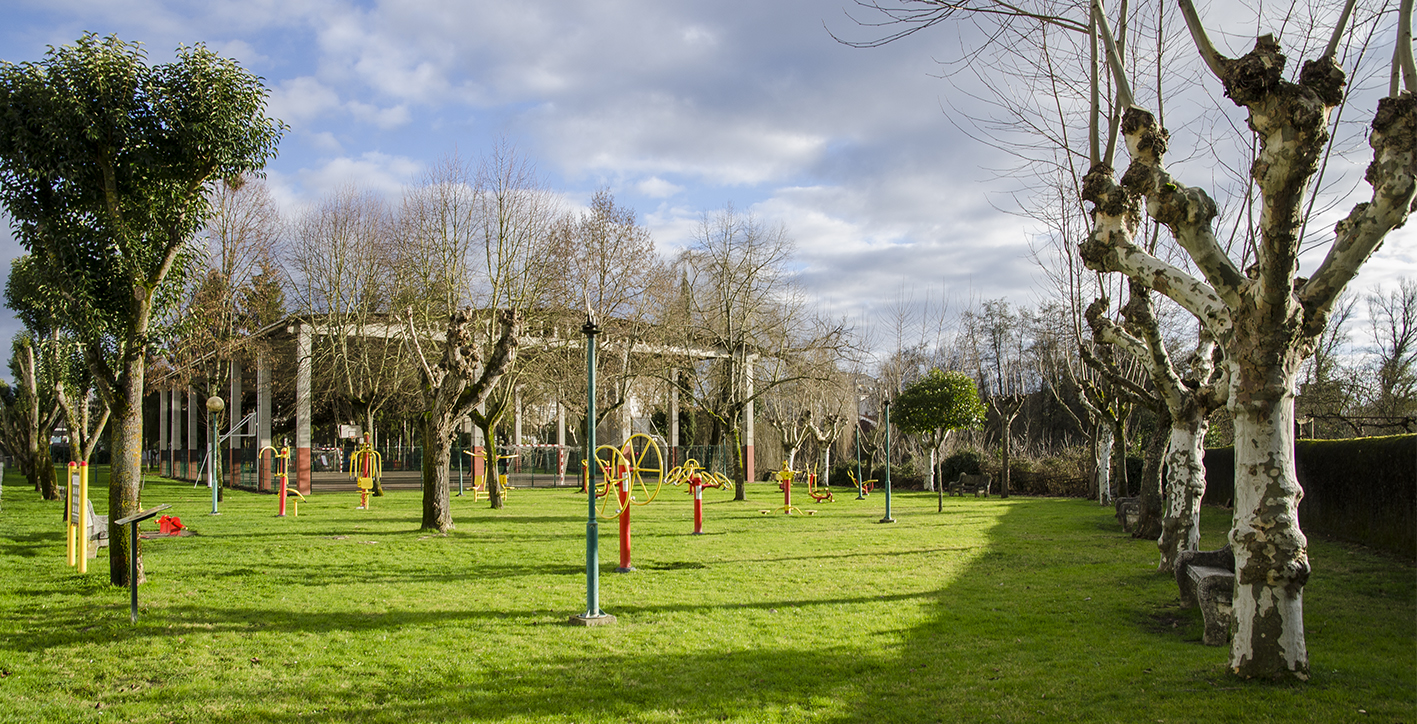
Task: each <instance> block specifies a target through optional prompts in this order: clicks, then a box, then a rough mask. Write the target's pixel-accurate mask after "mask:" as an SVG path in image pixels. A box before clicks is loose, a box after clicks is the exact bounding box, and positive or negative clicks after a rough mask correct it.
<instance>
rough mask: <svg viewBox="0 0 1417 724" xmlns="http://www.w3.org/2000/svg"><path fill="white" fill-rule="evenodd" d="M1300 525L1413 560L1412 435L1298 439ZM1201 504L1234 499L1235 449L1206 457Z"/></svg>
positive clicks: (1415, 488) (1416, 441)
mask: <svg viewBox="0 0 1417 724" xmlns="http://www.w3.org/2000/svg"><path fill="white" fill-rule="evenodd" d="M1294 448H1295V449H1294V453H1295V469H1296V472H1297V473H1298V475H1299V484H1300V485H1301V486H1303V488H1304V498H1303V500H1301V501H1300V503H1299V526H1300V527H1301V528H1302V529H1303V530H1305V531H1307V532H1312V533H1322V534H1324V535H1327V536H1331V537H1333V538H1338V539H1340V540H1347V541H1351V542H1354V543H1361V544H1363V545H1367V546H1371V547H1373V548H1380V549H1383V550H1387V551H1391V552H1393V553H1397V554H1399V555H1402V556H1405V557H1407V558H1417V435H1394V436H1390V437H1363V438H1354V439H1351V440H1299V441H1297V442H1296V443H1295V446H1294ZM1205 469H1206V476H1205V477H1206V490H1205V499H1204V502H1205V503H1206V504H1209V505H1221V506H1226V507H1229V506H1230V505H1232V504H1233V503H1234V500H1235V450H1234V448H1215V449H1211V450H1206V451H1205Z"/></svg>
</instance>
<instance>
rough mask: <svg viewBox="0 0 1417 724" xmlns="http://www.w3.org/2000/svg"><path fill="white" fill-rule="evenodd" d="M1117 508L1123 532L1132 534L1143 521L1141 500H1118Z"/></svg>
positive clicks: (1134, 498) (1118, 520)
mask: <svg viewBox="0 0 1417 724" xmlns="http://www.w3.org/2000/svg"><path fill="white" fill-rule="evenodd" d="M1116 506H1117V514H1116V518H1117V522H1118V523H1120V524H1121V525H1122V530H1125V531H1127V532H1128V533H1130V532H1131V531H1132V530H1133V529H1134V528H1136V527H1137V521H1139V520H1141V498H1136V497H1131V498H1117V503H1116Z"/></svg>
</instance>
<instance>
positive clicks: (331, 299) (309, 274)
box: [289, 187, 446, 495]
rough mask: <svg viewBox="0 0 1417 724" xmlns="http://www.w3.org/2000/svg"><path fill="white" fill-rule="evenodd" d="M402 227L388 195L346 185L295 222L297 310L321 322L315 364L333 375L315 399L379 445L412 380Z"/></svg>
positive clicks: (320, 380) (322, 378) (322, 381)
mask: <svg viewBox="0 0 1417 724" xmlns="http://www.w3.org/2000/svg"><path fill="white" fill-rule="evenodd" d="M399 228H400V227H397V226H396V225H394V224H393V221H392V218H391V215H390V213H389V210H388V207H387V204H386V203H385V202H384V200H383V199H382V198H381V197H379V196H377V195H375V194H373V193H372V192H368V191H360V190H357V189H355V188H353V187H344V188H341V189H339V190H338V191H336V192H335V193H334V194H333V195H332V196H330V197H328V198H326V199H324V200H322V201H321V202H320V203H319V204H318V205H316V206H315V207H313V208H311V209H310V210H308V211H307V212H306V213H305V214H304V215H303V216H302V217H301V218H300V219H299V220H298V221H297V222H296V223H295V225H294V229H293V233H292V239H291V244H290V250H289V256H290V262H291V267H292V277H293V280H292V289H293V292H294V297H295V300H294V301H295V306H296V309H297V311H298V312H300V313H303V314H309V315H318V319H319V323H318V324H317V329H318V330H319V334H318V336H317V338H316V340H315V345H314V347H313V349H312V354H311V365H312V366H314V367H315V368H317V369H322V370H325V371H326V373H324V374H321V375H318V376H317V377H316V382H317V387H316V393H317V394H318V395H320V396H321V397H322V398H324V399H325V400H327V401H329V402H330V403H333V405H334V407H335V409H336V411H337V413H338V414H340V415H342V416H344V419H346V420H350V421H357V422H358V423H359V424H360V426H361V427H362V428H363V429H364V430H365V431H366V432H368V433H370V437H371V440H372V441H374V443H375V444H377V443H378V441H379V436H378V433H377V430H376V428H375V422H376V418H377V416H378V414H379V412H380V410H382V409H383V408H384V406H385V405H387V404H388V403H389V402H390V400H392V399H393V398H394V397H396V396H397V395H399V394H401V393H402V392H403V391H404V390H405V389H406V385H407V384H408V383H409V382H410V380H409V378H408V374H409V371H410V370H409V367H410V365H409V360H410V352H409V350H408V348H407V341H406V340H404V339H403V338H402V336H401V335H399V334H397V333H396V332H397V330H398V329H399V328H400V326H401V324H400V323H399V321H398V320H397V318H396V317H395V313H396V307H394V306H393V305H394V302H395V300H396V299H397V298H398V293H399V282H400V280H401V279H403V278H404V276H405V275H404V274H402V273H400V269H402V268H404V267H406V265H399V264H395V258H396V257H395V253H396V248H397V246H396V244H393V243H390V238H391V237H395V238H397V237H398V234H397V232H398V230H399ZM405 261H406V259H405ZM444 314H446V312H444ZM443 319H446V316H445V317H443ZM375 494H376V495H382V494H383V491H382V487H376V489H375Z"/></svg>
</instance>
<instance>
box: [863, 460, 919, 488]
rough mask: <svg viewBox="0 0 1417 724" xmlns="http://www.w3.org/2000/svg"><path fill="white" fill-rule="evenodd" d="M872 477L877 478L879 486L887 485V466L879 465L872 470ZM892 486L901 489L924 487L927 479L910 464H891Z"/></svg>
mask: <svg viewBox="0 0 1417 724" xmlns="http://www.w3.org/2000/svg"><path fill="white" fill-rule="evenodd" d="M871 477H872V478H875V479H876V485H877V486H883V485H885V484H886V468H885V466H879V467H877V468H875V469H874V470H872V471H871ZM891 487H892V488H896V489H901V490H903V489H905V488H921V489H923V488H924V487H925V480H924V478H921V477H920V473H917V472H915V470H913V469H911V467H910V466H908V465H900V464H896V465H892V466H891Z"/></svg>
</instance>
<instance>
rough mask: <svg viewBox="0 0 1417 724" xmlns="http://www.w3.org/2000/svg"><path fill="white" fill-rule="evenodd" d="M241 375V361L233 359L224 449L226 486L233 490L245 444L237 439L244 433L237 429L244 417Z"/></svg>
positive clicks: (238, 478)
mask: <svg viewBox="0 0 1417 724" xmlns="http://www.w3.org/2000/svg"><path fill="white" fill-rule="evenodd" d="M241 373H242V370H241V360H239V359H235V358H233V359H232V360H231V368H230V376H231V401H230V402H229V403H227V406H226V414H227V419H228V420H229V422H228V423H227V427H228V429H229V430H230V431H231V437H230V438H229V444H228V445H227V448H226V449H227V458H228V464H227V474H228V476H229V477H227V485H230V486H231V487H233V488H234V487H236V484H237V483H239V482H241V448H242V447H244V446H245V444H246V440H245V438H240V437H237V435H239V434H242V433H244V432H245V430H239V429H237V427H238V426H239V425H240V424H241V420H242V418H244V417H246V415H245V409H244V408H243V407H242V405H241V396H242V393H243V390H242V389H241Z"/></svg>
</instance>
